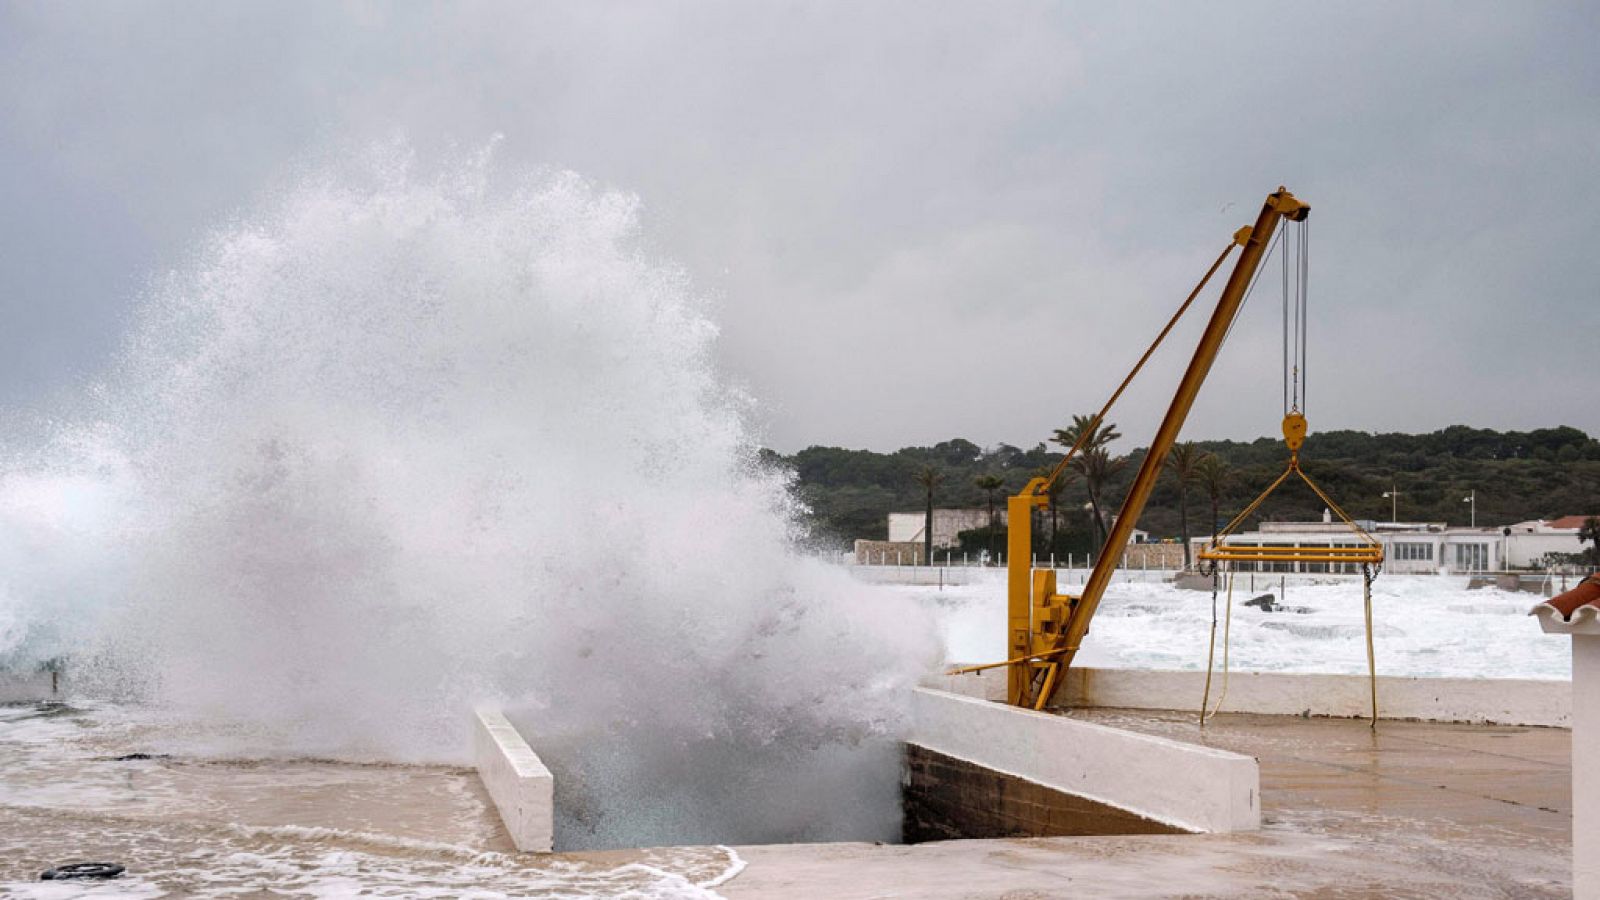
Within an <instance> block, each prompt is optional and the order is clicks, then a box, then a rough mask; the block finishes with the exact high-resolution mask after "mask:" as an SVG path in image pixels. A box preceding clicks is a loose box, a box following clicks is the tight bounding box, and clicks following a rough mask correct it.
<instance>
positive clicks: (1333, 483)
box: [764, 425, 1600, 552]
mask: <svg viewBox="0 0 1600 900" xmlns="http://www.w3.org/2000/svg"><path fill="white" fill-rule="evenodd" d="M1196 446H1197V447H1198V448H1199V449H1200V450H1202V451H1204V452H1206V453H1211V454H1215V455H1216V457H1217V458H1218V459H1220V460H1221V461H1222V462H1223V463H1225V464H1226V465H1227V467H1228V470H1229V472H1230V477H1229V479H1228V482H1227V486H1226V488H1225V490H1224V491H1223V493H1222V496H1221V501H1220V503H1219V509H1218V515H1219V518H1220V519H1222V520H1223V521H1224V522H1226V521H1227V520H1228V519H1229V518H1231V517H1232V516H1233V515H1234V514H1235V513H1237V512H1238V510H1239V509H1241V508H1242V507H1243V506H1244V505H1245V504H1247V503H1249V502H1250V500H1252V499H1254V498H1255V496H1256V495H1257V494H1258V493H1260V491H1261V490H1263V489H1264V488H1265V487H1266V486H1267V485H1268V484H1270V483H1271V482H1272V480H1273V479H1275V478H1276V477H1277V476H1278V475H1279V474H1280V473H1281V472H1282V471H1283V467H1284V464H1285V462H1286V461H1287V451H1286V450H1285V449H1284V446H1283V442H1282V441H1281V440H1279V439H1276V438H1259V439H1257V440H1254V441H1198V442H1196ZM1062 449H1063V448H1060V447H1057V446H1054V445H1047V444H1045V443H1042V442H1041V443H1040V444H1038V445H1036V446H1035V447H1033V448H1032V449H1030V450H1022V449H1020V448H1017V447H1012V446H1009V445H1006V444H1001V445H999V446H997V447H993V448H988V449H985V448H982V447H979V446H978V445H976V444H974V443H972V442H971V441H967V440H961V439H956V440H950V441H944V442H942V443H939V444H936V445H934V446H932V447H906V448H903V449H901V450H896V451H894V452H893V453H877V452H874V451H871V450H847V449H842V448H838V447H808V448H806V449H805V450H802V451H800V452H799V453H796V454H794V455H792V456H782V455H780V454H776V453H772V452H770V451H768V452H766V453H765V454H764V456H765V458H766V459H767V461H768V462H770V463H773V464H777V465H782V466H785V467H787V468H789V469H791V470H792V471H793V472H794V474H795V478H796V483H797V484H796V486H797V489H798V491H799V494H800V497H801V499H802V500H804V502H805V503H806V504H807V505H808V506H809V507H810V509H811V514H812V527H813V533H814V535H815V537H816V538H817V539H818V540H819V541H820V542H822V543H825V544H828V545H834V546H845V545H848V542H849V541H851V540H853V539H855V538H877V539H882V538H884V537H886V536H887V532H888V525H887V517H888V513H890V512H891V511H893V512H914V511H917V510H920V509H921V508H922V504H923V498H922V493H921V491H922V489H921V488H919V487H918V486H917V483H916V482H915V480H914V479H913V476H914V474H915V473H916V472H917V471H918V470H919V469H921V468H923V467H925V466H934V467H936V468H938V469H939V470H940V471H941V472H942V473H943V474H944V475H945V479H944V482H943V484H942V485H941V486H940V488H939V490H938V492H937V494H936V496H935V504H936V505H938V506H940V507H981V506H982V505H983V504H984V501H985V496H984V492H983V491H982V490H980V489H979V488H978V487H976V486H975V484H974V481H975V479H977V478H978V477H980V476H983V475H996V476H999V477H1001V478H1003V479H1004V481H1005V488H1004V491H1005V493H1006V494H1011V493H1015V492H1016V491H1017V489H1019V488H1021V487H1022V485H1023V484H1024V483H1026V482H1027V480H1028V478H1030V477H1031V476H1032V475H1034V474H1036V473H1039V472H1041V471H1042V470H1046V469H1048V468H1049V467H1050V466H1052V465H1053V464H1054V463H1055V462H1056V461H1057V460H1059V459H1060V458H1061V452H1060V451H1061V450H1062ZM1118 449H1119V448H1117V447H1116V446H1115V445H1112V446H1111V447H1110V448H1109V450H1110V451H1111V453H1112V454H1113V455H1115V454H1117V452H1118ZM1145 452H1146V451H1145V448H1137V449H1134V450H1132V451H1131V452H1128V453H1126V455H1125V458H1126V459H1127V463H1128V464H1127V465H1126V466H1124V467H1123V468H1122V469H1121V470H1120V471H1118V472H1117V473H1116V474H1114V475H1113V476H1111V478H1110V479H1109V480H1108V481H1107V484H1106V488H1105V490H1104V493H1105V495H1106V499H1107V502H1108V503H1109V506H1110V508H1111V509H1115V508H1116V507H1117V506H1119V505H1120V504H1121V502H1122V498H1123V497H1124V496H1125V494H1126V490H1127V487H1128V483H1129V481H1130V480H1131V479H1132V478H1133V475H1134V473H1135V472H1136V471H1137V470H1138V467H1139V463H1140V462H1141V461H1142V460H1143V459H1144V455H1145ZM1301 455H1302V460H1303V467H1304V468H1305V470H1306V471H1307V472H1308V473H1309V474H1310V475H1311V477H1312V478H1313V479H1315V480H1316V481H1317V483H1318V484H1320V485H1321V486H1322V488H1323V489H1324V490H1325V491H1327V492H1328V494H1329V495H1330V496H1331V497H1333V498H1334V499H1335V500H1337V501H1338V502H1339V503H1340V504H1341V505H1343V506H1344V508H1345V510H1346V511H1347V512H1349V513H1350V515H1352V516H1354V517H1355V518H1358V519H1379V520H1385V521H1386V520H1388V519H1389V517H1390V501H1389V500H1388V499H1385V498H1384V497H1383V494H1384V492H1385V491H1389V490H1391V489H1394V490H1397V491H1398V492H1399V497H1398V507H1399V510H1398V515H1399V518H1400V519H1401V520H1402V521H1430V522H1449V523H1451V524H1455V525H1465V524H1467V522H1468V517H1469V513H1470V506H1469V504H1467V503H1465V502H1463V498H1465V497H1467V496H1468V494H1469V492H1472V491H1476V492H1477V520H1478V524H1479V525H1480V526H1482V525H1497V526H1498V525H1509V524H1512V523H1514V522H1520V521H1524V520H1527V519H1541V518H1545V519H1548V518H1554V517H1557V516H1562V515H1575V514H1577V515H1588V514H1591V513H1592V514H1600V441H1597V440H1595V439H1594V438H1591V437H1589V436H1588V435H1587V434H1585V433H1584V432H1582V431H1579V430H1578V429H1576V428H1567V427H1561V428H1541V429H1537V430H1534V431H1503V432H1502V431H1493V430H1489V429H1481V428H1468V427H1466V426H1462V425H1455V426H1451V427H1449V428H1445V429H1443V430H1441V431H1435V432H1432V433H1429V434H1368V433H1365V432H1360V431H1329V432H1322V433H1317V434H1313V435H1311V436H1310V437H1309V438H1308V439H1307V440H1306V446H1305V449H1304V450H1303V451H1302V452H1301ZM1087 500H1088V495H1087V493H1086V491H1085V485H1084V483H1083V481H1082V479H1081V477H1079V478H1074V480H1072V481H1071V482H1070V483H1069V484H1068V485H1067V487H1066V489H1065V491H1064V492H1063V494H1062V497H1061V499H1060V501H1059V508H1060V509H1061V510H1062V513H1061V515H1062V526H1061V529H1060V536H1059V538H1058V543H1057V548H1056V549H1058V550H1060V551H1062V552H1068V551H1074V550H1075V551H1077V552H1082V551H1083V550H1086V549H1088V548H1089V547H1090V545H1091V540H1092V539H1091V537H1090V531H1089V527H1090V523H1091V521H1092V520H1091V519H1090V518H1089V514H1088V513H1087V512H1085V511H1084V509H1083V507H1084V505H1085V504H1086V502H1087ZM1178 506H1179V505H1178V486H1177V484H1176V482H1175V480H1174V479H1173V478H1172V477H1171V475H1170V473H1167V474H1164V475H1163V477H1162V479H1161V482H1160V484H1159V485H1158V486H1157V488H1156V491H1155V493H1154V494H1153V495H1152V497H1151V500H1150V504H1149V506H1148V507H1147V508H1146V509H1145V512H1144V515H1143V516H1142V517H1141V520H1140V525H1139V527H1141V528H1144V529H1146V530H1147V531H1149V532H1150V533H1151V534H1152V535H1153V536H1154V537H1157V538H1164V537H1176V536H1177V535H1178V533H1179V514H1178ZM1189 511H1190V523H1189V529H1190V532H1191V534H1194V535H1200V534H1204V533H1208V532H1209V531H1210V530H1211V527H1212V526H1211V522H1210V519H1211V508H1210V499H1209V497H1208V496H1207V495H1206V493H1205V491H1204V490H1202V489H1200V488H1198V487H1191V488H1190V493H1189ZM1321 516H1322V503H1321V502H1320V501H1318V500H1317V498H1316V497H1315V496H1314V495H1312V494H1311V492H1310V491H1309V490H1307V489H1306V488H1305V487H1304V486H1303V485H1298V484H1296V485H1293V486H1290V485H1287V484H1286V485H1285V487H1284V488H1282V489H1280V491H1279V492H1278V493H1277V494H1275V495H1274V496H1273V497H1272V498H1271V499H1269V500H1268V501H1267V503H1266V504H1264V505H1263V506H1262V508H1261V510H1260V515H1259V517H1258V520H1260V519H1266V520H1315V519H1319V518H1321Z"/></svg>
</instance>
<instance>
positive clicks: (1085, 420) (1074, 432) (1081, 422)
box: [1050, 415, 1122, 471]
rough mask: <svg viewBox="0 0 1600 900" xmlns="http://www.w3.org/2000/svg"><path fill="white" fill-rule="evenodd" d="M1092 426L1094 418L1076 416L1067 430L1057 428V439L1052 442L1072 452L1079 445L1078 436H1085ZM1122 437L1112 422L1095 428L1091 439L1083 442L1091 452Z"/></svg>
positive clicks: (1090, 436)
mask: <svg viewBox="0 0 1600 900" xmlns="http://www.w3.org/2000/svg"><path fill="white" fill-rule="evenodd" d="M1091 424H1094V416H1079V415H1074V416H1073V417H1072V424H1071V425H1069V426H1067V427H1066V428H1057V429H1056V433H1055V437H1052V438H1051V439H1050V440H1052V441H1054V442H1055V443H1057V444H1060V445H1061V446H1063V447H1066V448H1067V449H1068V450H1071V449H1072V447H1073V446H1074V445H1075V444H1077V443H1078V436H1079V435H1081V434H1083V433H1084V431H1085V430H1087V429H1088V428H1089V426H1090V425H1091ZM1120 437H1122V432H1120V431H1118V430H1117V426H1116V425H1113V424H1112V423H1110V422H1101V423H1099V424H1097V425H1095V426H1094V430H1093V431H1091V432H1090V434H1089V439H1088V440H1086V441H1084V442H1083V449H1085V450H1090V449H1093V448H1095V447H1104V446H1105V445H1107V444H1109V443H1111V442H1112V441H1114V440H1116V439H1117V438H1120ZM1080 471H1081V469H1080Z"/></svg>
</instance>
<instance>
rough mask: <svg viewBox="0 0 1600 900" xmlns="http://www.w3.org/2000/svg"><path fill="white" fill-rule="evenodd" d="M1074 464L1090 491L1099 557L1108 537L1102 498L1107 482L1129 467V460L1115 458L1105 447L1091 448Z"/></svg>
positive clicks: (1096, 552)
mask: <svg viewBox="0 0 1600 900" xmlns="http://www.w3.org/2000/svg"><path fill="white" fill-rule="evenodd" d="M1072 464H1073V465H1074V466H1075V467H1076V468H1077V469H1078V471H1080V472H1082V473H1083V483H1084V486H1085V487H1087V488H1088V489H1089V508H1090V509H1091V510H1092V511H1093V512H1094V526H1095V535H1096V542H1095V555H1096V556H1099V555H1100V551H1101V550H1103V549H1105V544H1106V537H1107V534H1106V518H1105V513H1104V512H1103V511H1102V509H1101V506H1100V498H1101V495H1102V494H1103V492H1104V490H1105V485H1106V482H1107V481H1110V480H1111V479H1112V477H1114V476H1115V475H1116V474H1117V473H1118V472H1121V471H1122V470H1123V468H1124V467H1125V466H1127V465H1128V459H1127V457H1125V456H1116V457H1113V456H1112V455H1111V454H1110V453H1108V452H1107V451H1106V448H1104V447H1089V448H1088V449H1086V450H1082V451H1079V453H1078V455H1077V456H1076V457H1074V458H1073V460H1072Z"/></svg>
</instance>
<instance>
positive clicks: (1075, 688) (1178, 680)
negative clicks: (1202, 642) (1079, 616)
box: [924, 668, 1572, 728]
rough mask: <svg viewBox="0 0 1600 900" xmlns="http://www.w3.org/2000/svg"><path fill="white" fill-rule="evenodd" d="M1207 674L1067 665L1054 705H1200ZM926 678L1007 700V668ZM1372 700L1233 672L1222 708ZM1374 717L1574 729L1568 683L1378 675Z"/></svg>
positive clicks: (1359, 704)
mask: <svg viewBox="0 0 1600 900" xmlns="http://www.w3.org/2000/svg"><path fill="white" fill-rule="evenodd" d="M1205 680H1206V673H1204V672H1176V671H1165V670H1154V669H1091V668H1071V669H1068V670H1067V678H1066V683H1065V684H1064V685H1062V688H1061V690H1060V691H1059V692H1058V693H1057V694H1056V696H1055V704H1056V705H1059V706H1067V707H1085V706H1089V707H1110V708H1118V709H1176V710H1197V709H1199V708H1200V698H1201V696H1202V695H1203V694H1204V692H1205ZM924 683H925V684H927V685H928V686H930V687H934V688H937V689H939V690H944V691H949V692H951V693H956V694H962V695H964V696H969V697H980V698H983V699H986V700H996V701H1003V700H1004V699H1005V690H1006V686H1005V670H1004V669H989V670H986V671H984V672H982V673H979V674H976V675H935V676H931V677H929V678H927V679H924ZM1221 690H1222V673H1221V672H1217V673H1216V674H1215V675H1214V676H1213V678H1212V683H1211V701H1212V702H1213V703H1215V702H1216V700H1217V697H1218V695H1219V694H1220V692H1221ZM1371 705H1372V699H1371V691H1370V688H1369V687H1368V685H1367V679H1366V678H1365V677H1364V676H1361V675H1321V674H1307V673H1295V672H1233V673H1231V674H1230V675H1229V676H1228V696H1227V700H1226V702H1225V703H1224V704H1223V707H1222V709H1223V711H1224V712H1244V713H1262V714H1266V715H1280V716H1303V715H1312V716H1327V717H1330V718H1361V717H1364V716H1366V715H1367V714H1368V712H1369V711H1370V708H1371ZM1378 715H1379V716H1380V717H1382V718H1385V719H1417V720H1421V721H1424V722H1484V723H1493V724H1496V725H1540V726H1546V727H1555V728H1570V727H1572V683H1571V682H1569V681H1532V680H1520V679H1510V678H1399V677H1388V676H1379V677H1378Z"/></svg>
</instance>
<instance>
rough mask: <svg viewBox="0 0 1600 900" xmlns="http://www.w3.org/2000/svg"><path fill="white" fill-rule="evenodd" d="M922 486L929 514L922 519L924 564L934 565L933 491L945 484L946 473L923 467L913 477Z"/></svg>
mask: <svg viewBox="0 0 1600 900" xmlns="http://www.w3.org/2000/svg"><path fill="white" fill-rule="evenodd" d="M912 478H913V480H915V481H916V482H917V484H919V485H921V486H922V489H923V491H924V492H925V496H926V497H927V500H928V505H927V512H926V513H925V514H924V515H923V517H922V564H923V565H925V566H931V565H933V489H934V488H936V487H938V486H939V485H940V484H942V483H943V482H944V473H943V472H940V471H939V470H938V469H937V468H936V467H934V466H923V467H922V468H921V469H918V470H917V474H915V475H913V476H912Z"/></svg>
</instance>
